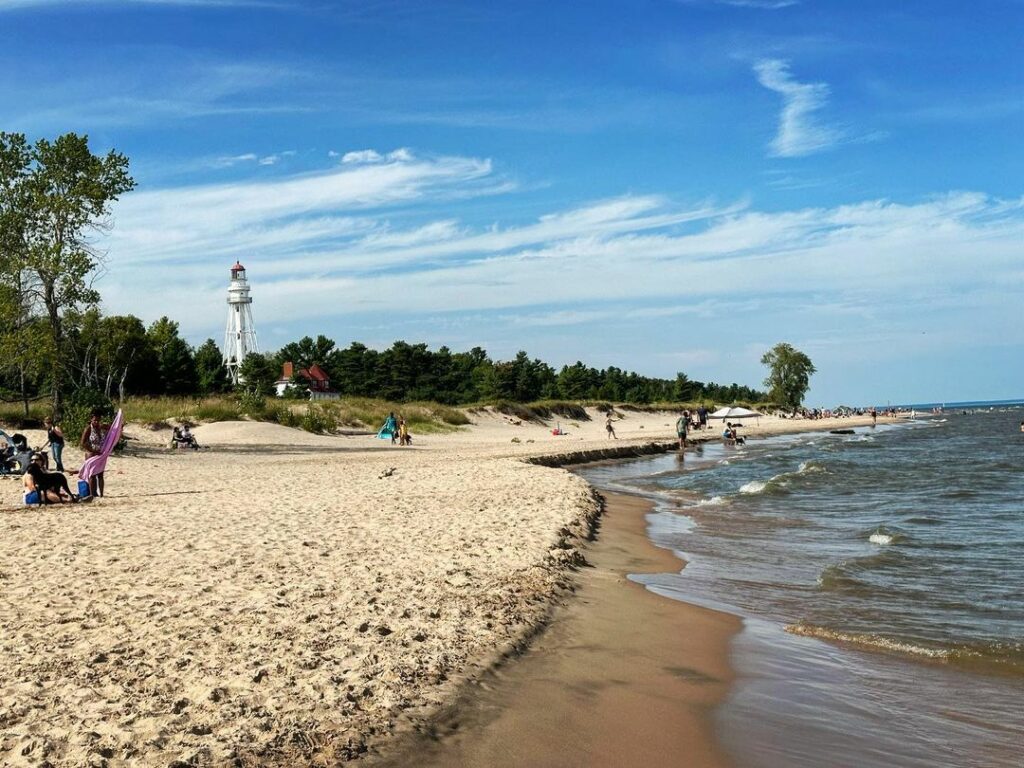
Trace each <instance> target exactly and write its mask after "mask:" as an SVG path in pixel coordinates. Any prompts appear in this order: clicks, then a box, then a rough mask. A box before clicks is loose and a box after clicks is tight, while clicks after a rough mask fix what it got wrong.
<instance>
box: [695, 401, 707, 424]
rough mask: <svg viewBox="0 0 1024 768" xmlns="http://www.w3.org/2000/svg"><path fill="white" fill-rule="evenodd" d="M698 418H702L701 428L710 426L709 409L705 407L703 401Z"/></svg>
mask: <svg viewBox="0 0 1024 768" xmlns="http://www.w3.org/2000/svg"><path fill="white" fill-rule="evenodd" d="M697 418H698V419H699V420H700V428H701V429H707V428H708V409H707V408H705V407H704V404H703V403H701V406H700V408H698V409H697Z"/></svg>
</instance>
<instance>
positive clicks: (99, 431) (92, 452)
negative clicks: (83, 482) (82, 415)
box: [79, 411, 110, 496]
mask: <svg viewBox="0 0 1024 768" xmlns="http://www.w3.org/2000/svg"><path fill="white" fill-rule="evenodd" d="M109 430H110V425H109V424H104V423H103V422H102V421H100V412H99V411H93V412H92V417H91V418H90V419H89V423H88V424H86V425H85V431H83V432H82V439H81V440H80V441H79V447H81V449H82V450H83V451H85V458H87V459H91V458H92V457H93V456H99V455H100V454H101V453H102V452H103V441H104V440H106V438H107V432H108V431H109ZM92 485H93V495H94V496H102V495H103V485H104V483H103V473H102V472H99V473H97V474H96V475H95V476H94V477H93V484H92Z"/></svg>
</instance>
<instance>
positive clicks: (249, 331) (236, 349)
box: [224, 261, 260, 384]
mask: <svg viewBox="0 0 1024 768" xmlns="http://www.w3.org/2000/svg"><path fill="white" fill-rule="evenodd" d="M259 351H260V348H259V345H258V344H257V343H256V326H255V325H253V322H252V297H251V296H250V295H249V281H248V280H246V279H245V267H243V266H242V265H241V263H240V262H237V261H236V262H235V266H233V267H232V268H231V286H230V287H229V288H228V327H227V329H226V330H225V331H224V366H225V367H226V368H227V369H228V378H229V379H231V383H232V384H237V383H238V382H239V376H238V369H239V368H240V367H241V366H242V361H243V360H244V359H245V356H246V355H248V354H249V353H250V352H259Z"/></svg>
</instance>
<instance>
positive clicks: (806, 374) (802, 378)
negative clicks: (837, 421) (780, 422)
mask: <svg viewBox="0 0 1024 768" xmlns="http://www.w3.org/2000/svg"><path fill="white" fill-rule="evenodd" d="M761 363H762V364H763V365H767V366H768V377H767V378H766V379H765V380H764V385H765V386H766V387H768V396H769V398H771V400H772V401H773V402H776V403H778V404H779V405H785V406H787V407H789V408H793V409H796V408H798V407H799V406H800V403H802V402H803V399H804V395H806V394H807V390H808V389H809V388H810V386H811V376H812V375H813V374H814V373H815V370H816V369H815V367H814V363H812V362H811V358H809V357H808V356H807V355H805V354H804V353H803V352H801V351H800V350H798V349H796V348H795V347H793V345H792V344H786V343H782V344H776V345H775V346H774V347H772V348H771V349H770V350H768V351H767V352H765V353H764V356H763V357H762V358H761Z"/></svg>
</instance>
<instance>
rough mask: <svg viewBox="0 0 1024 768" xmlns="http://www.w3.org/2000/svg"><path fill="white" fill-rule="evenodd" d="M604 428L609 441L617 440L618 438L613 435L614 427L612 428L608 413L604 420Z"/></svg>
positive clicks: (609, 413) (609, 412)
mask: <svg viewBox="0 0 1024 768" xmlns="http://www.w3.org/2000/svg"><path fill="white" fill-rule="evenodd" d="M604 428H605V431H607V432H608V439H609V440H618V439H619V438H618V436H617V435H616V434H615V427H613V426H612V412H611V411H608V415H607V416H605V419H604Z"/></svg>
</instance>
